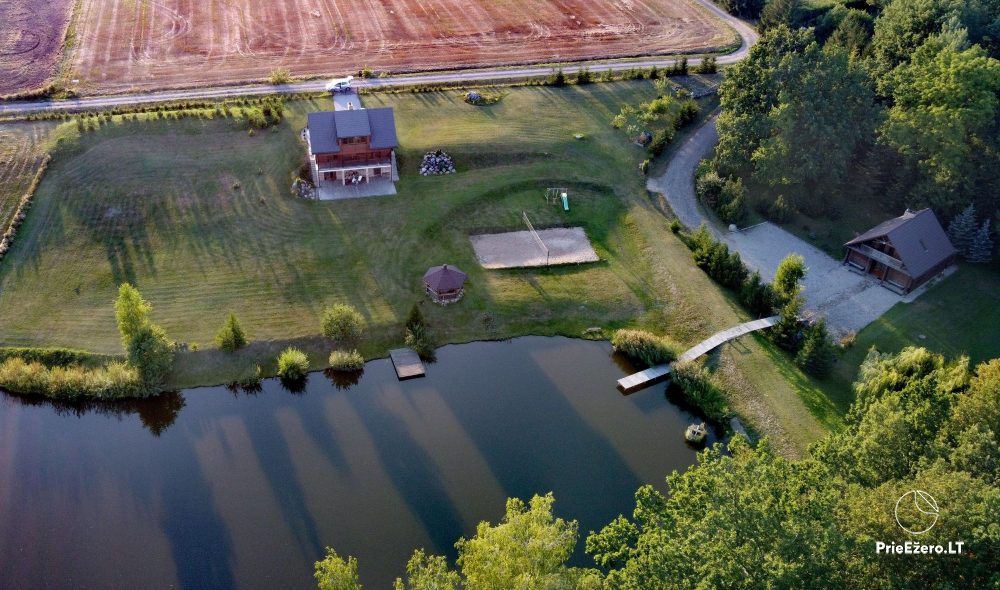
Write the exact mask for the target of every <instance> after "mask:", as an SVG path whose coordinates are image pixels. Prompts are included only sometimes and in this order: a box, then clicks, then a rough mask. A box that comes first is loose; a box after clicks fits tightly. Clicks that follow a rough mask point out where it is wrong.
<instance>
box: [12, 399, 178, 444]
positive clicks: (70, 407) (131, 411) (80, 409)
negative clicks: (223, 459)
mask: <svg viewBox="0 0 1000 590" xmlns="http://www.w3.org/2000/svg"><path fill="white" fill-rule="evenodd" d="M0 396H2V399H3V400H4V403H8V404H16V405H22V406H28V407H44V408H49V409H51V410H52V412H53V413H55V415H57V416H75V417H77V418H80V417H82V416H84V415H86V414H98V415H101V416H110V417H114V418H117V419H118V420H124V419H125V418H127V417H129V416H132V415H137V416H138V417H139V422H141V423H142V425H143V426H144V427H145V428H146V430H148V431H149V432H151V433H152V434H153V435H154V436H160V435H161V434H162V433H163V431H165V430H166V429H167V428H170V426H171V425H172V424H173V423H174V422H175V421H176V420H177V415H178V414H179V413H180V411H181V410H182V409H183V408H184V406H185V405H186V403H185V401H184V395H183V394H182V393H179V392H176V391H171V392H167V393H163V394H161V395H158V396H156V397H151V398H148V399H129V400H117V401H110V400H82V401H66V400H55V399H49V398H45V397H36V396H23V395H14V394H10V393H7V392H6V391H4V390H2V389H0Z"/></svg>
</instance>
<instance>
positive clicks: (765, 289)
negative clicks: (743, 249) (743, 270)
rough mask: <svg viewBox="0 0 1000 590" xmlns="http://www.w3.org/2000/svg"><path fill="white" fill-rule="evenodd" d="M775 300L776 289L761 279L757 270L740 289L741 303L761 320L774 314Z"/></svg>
mask: <svg viewBox="0 0 1000 590" xmlns="http://www.w3.org/2000/svg"><path fill="white" fill-rule="evenodd" d="M775 300H776V296H775V294H774V289H773V288H772V287H771V285H770V284H768V283H765V282H764V281H763V280H762V279H761V277H760V273H759V272H758V271H756V270H755V271H753V274H751V275H750V279H749V280H747V281H746V282H745V283H743V287H741V288H740V302H741V303H742V304H743V306H744V307H746V308H747V309H748V310H749V311H750V313H752V314H753V315H755V316H757V317H759V318H761V317H766V316H770V315H773V314H774V304H775Z"/></svg>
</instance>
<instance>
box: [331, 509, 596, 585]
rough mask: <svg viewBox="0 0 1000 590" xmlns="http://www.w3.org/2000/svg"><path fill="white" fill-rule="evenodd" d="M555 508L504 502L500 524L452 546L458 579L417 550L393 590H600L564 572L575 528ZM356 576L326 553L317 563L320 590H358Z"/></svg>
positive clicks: (584, 574) (352, 564)
mask: <svg viewBox="0 0 1000 590" xmlns="http://www.w3.org/2000/svg"><path fill="white" fill-rule="evenodd" d="M554 502H555V498H554V497H553V496H552V494H551V493H550V494H546V495H545V496H534V497H533V498H532V499H531V500H530V501H529V502H528V503H527V504H525V502H523V501H522V500H519V499H517V498H510V499H508V500H507V510H506V514H505V515H504V517H503V520H502V521H501V522H500V523H498V524H496V525H491V524H490V523H488V522H480V523H479V526H477V527H476V535H475V536H474V537H472V538H471V539H465V538H462V539H459V540H458V542H457V543H455V547H456V548H457V549H458V567H459V570H460V572H461V574H458V573H455V572H453V571H451V570H450V569H449V568H448V563H447V561H446V560H445V558H444V557H440V556H428V555H426V554H425V553H424V551H423V550H419V549H418V550H417V551H415V552H414V553H413V556H412V557H411V558H410V561H409V563H408V564H407V566H406V573H407V580H406V582H405V583H404V582H403V580H401V579H397V580H396V583H395V588H396V590H453V589H455V588H459V587H461V588H464V589H465V590H500V589H507V588H519V589H523V590H550V589H551V590H556V589H566V590H571V589H577V590H599V589H600V588H601V587H602V586H601V576H600V573H599V572H597V571H596V570H592V569H582V568H574V567H567V566H566V561H568V560H569V558H570V556H571V555H572V554H573V550H574V548H575V547H576V541H577V523H576V521H565V520H563V519H561V518H556V517H554V516H553V514H552V505H553V503H554ZM357 571H358V565H357V561H356V560H355V559H354V558H353V557H349V558H348V559H346V560H345V559H343V558H341V557H340V556H339V555H337V553H336V552H335V551H334V550H333V549H330V548H327V556H326V558H325V559H324V560H322V561H319V562H316V580H317V581H318V582H319V584H320V586H319V587H320V590H358V589H360V587H361V586H360V584H359V583H358V575H357ZM324 584H326V585H324Z"/></svg>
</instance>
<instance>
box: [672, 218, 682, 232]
mask: <svg viewBox="0 0 1000 590" xmlns="http://www.w3.org/2000/svg"><path fill="white" fill-rule="evenodd" d="M682 227H683V226H682V225H681V220H680V219H677V218H676V217H674V218H673V219H671V220H670V231H671V232H672V233H675V234H677V233H680V231H681V228H682Z"/></svg>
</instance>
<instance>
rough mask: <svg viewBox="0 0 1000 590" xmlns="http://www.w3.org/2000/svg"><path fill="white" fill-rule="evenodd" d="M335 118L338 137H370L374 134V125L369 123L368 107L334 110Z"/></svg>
mask: <svg viewBox="0 0 1000 590" xmlns="http://www.w3.org/2000/svg"><path fill="white" fill-rule="evenodd" d="M333 120H334V122H335V123H336V126H337V137H339V138H341V139H344V138H347V137H368V136H369V135H371V134H372V126H371V125H369V124H368V110H367V109H350V110H345V111H334V113H333Z"/></svg>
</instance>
